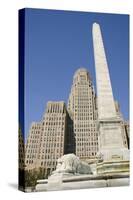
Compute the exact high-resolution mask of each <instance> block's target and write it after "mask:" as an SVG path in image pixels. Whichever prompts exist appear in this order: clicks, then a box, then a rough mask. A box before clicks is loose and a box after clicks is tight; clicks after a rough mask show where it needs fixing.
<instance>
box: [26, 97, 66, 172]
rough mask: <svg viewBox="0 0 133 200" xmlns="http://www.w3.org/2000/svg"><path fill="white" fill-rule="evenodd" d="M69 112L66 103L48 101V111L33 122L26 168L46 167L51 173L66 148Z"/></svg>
mask: <svg viewBox="0 0 133 200" xmlns="http://www.w3.org/2000/svg"><path fill="white" fill-rule="evenodd" d="M67 120H68V114H67V111H66V107H65V103H64V102H63V101H60V102H50V101H49V102H48V103H47V107H46V112H45V114H44V116H43V119H42V121H41V122H40V123H35V122H33V123H32V124H31V127H30V131H29V137H28V140H27V145H26V169H27V170H32V169H35V168H36V169H39V168H40V167H41V168H43V169H45V174H46V175H47V174H49V173H51V172H52V171H53V170H54V169H55V167H56V164H57V159H58V158H59V157H61V156H62V155H64V153H66V152H65V149H66V140H67V139H66V137H67V136H66V134H67Z"/></svg>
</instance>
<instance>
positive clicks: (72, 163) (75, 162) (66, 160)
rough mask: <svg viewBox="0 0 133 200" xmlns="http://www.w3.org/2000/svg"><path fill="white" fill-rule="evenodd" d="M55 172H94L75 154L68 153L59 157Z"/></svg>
mask: <svg viewBox="0 0 133 200" xmlns="http://www.w3.org/2000/svg"><path fill="white" fill-rule="evenodd" d="M55 173H72V174H76V173H77V174H92V171H91V168H90V166H89V165H88V164H87V163H86V162H83V161H80V159H79V158H78V157H77V156H75V155H74V154H66V155H64V156H62V157H61V158H59V159H58V161H57V166H56V170H55V171H54V172H53V174H55Z"/></svg>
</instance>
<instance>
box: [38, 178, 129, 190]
mask: <svg viewBox="0 0 133 200" xmlns="http://www.w3.org/2000/svg"><path fill="white" fill-rule="evenodd" d="M128 185H129V177H128V175H127V174H125V175H122V174H121V175H117V176H115V175H112V176H108V175H102V176H101V175H95V176H94V175H82V176H81V175H79V176H74V175H73V176H67V175H61V176H58V177H55V179H53V177H52V179H51V178H49V179H48V184H47V183H43V182H42V183H41V182H40V183H38V184H37V186H36V191H52V190H71V189H85V188H98V187H114V186H128Z"/></svg>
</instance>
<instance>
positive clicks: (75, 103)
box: [68, 68, 98, 160]
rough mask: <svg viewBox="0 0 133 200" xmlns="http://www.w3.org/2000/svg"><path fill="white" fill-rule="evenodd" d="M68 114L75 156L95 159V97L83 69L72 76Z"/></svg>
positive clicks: (88, 76)
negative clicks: (73, 137)
mask: <svg viewBox="0 0 133 200" xmlns="http://www.w3.org/2000/svg"><path fill="white" fill-rule="evenodd" d="M68 112H69V115H70V116H71V119H72V120H73V131H74V136H75V153H76V155H77V156H78V157H80V158H81V159H83V160H86V159H93V158H96V154H97V151H98V131H97V110H96V96H95V92H94V88H93V85H92V80H91V77H90V74H89V72H88V71H87V70H86V69H85V68H81V69H78V70H77V71H76V72H75V74H74V78H73V84H72V88H71V92H70V95H69V100H68ZM71 134H72V133H71Z"/></svg>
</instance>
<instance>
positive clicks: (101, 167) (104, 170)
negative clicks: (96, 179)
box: [97, 160, 129, 175]
mask: <svg viewBox="0 0 133 200" xmlns="http://www.w3.org/2000/svg"><path fill="white" fill-rule="evenodd" d="M122 173H127V174H129V161H128V160H127V161H125V160H121V161H103V162H101V163H98V164H97V174H106V175H107V174H110V175H111V174H122Z"/></svg>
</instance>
